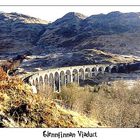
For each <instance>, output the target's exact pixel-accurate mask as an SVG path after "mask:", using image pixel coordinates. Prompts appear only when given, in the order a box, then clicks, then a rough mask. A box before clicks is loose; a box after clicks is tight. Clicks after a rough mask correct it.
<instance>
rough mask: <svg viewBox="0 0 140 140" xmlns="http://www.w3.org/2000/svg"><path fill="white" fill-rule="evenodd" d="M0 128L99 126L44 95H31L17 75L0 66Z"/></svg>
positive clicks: (29, 89)
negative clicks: (13, 75)
mask: <svg viewBox="0 0 140 140" xmlns="http://www.w3.org/2000/svg"><path fill="white" fill-rule="evenodd" d="M0 127H30V128H34V127H35V128H36V127H41V128H42V127H69V128H70V127H99V125H98V122H97V121H95V120H91V119H89V118H87V117H86V116H85V115H80V114H79V113H76V112H74V111H71V110H69V109H67V110H66V109H65V108H63V107H61V106H60V105H58V104H57V103H56V102H55V101H54V100H53V99H51V98H48V97H47V96H46V95H45V94H43V93H39V94H33V93H32V90H31V87H30V86H29V85H28V84H25V83H23V82H22V81H21V80H20V79H19V78H18V77H8V76H7V75H6V73H5V72H4V71H3V70H2V69H0Z"/></svg>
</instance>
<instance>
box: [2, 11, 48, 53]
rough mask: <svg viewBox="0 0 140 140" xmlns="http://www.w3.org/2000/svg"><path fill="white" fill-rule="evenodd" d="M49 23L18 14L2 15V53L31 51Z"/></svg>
mask: <svg viewBox="0 0 140 140" xmlns="http://www.w3.org/2000/svg"><path fill="white" fill-rule="evenodd" d="M46 24H48V22H47V21H43V20H40V19H37V18H33V17H29V16H26V15H23V14H17V13H0V53H1V54H3V53H16V52H21V51H25V50H29V49H31V48H32V47H33V46H34V45H35V44H36V41H37V40H38V37H39V36H40V35H41V34H42V33H43V32H44V30H45V28H46Z"/></svg>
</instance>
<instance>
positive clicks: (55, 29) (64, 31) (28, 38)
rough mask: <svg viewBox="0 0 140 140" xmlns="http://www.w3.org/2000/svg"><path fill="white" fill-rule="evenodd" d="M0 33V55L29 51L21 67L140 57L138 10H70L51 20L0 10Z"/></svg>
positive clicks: (91, 62) (114, 60) (119, 60)
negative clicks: (29, 56) (89, 13)
mask: <svg viewBox="0 0 140 140" xmlns="http://www.w3.org/2000/svg"><path fill="white" fill-rule="evenodd" d="M0 33H1V34H0V54H1V57H2V58H4V57H5V56H8V57H12V56H11V55H13V54H17V53H23V52H25V51H30V52H32V54H33V57H32V58H33V60H30V61H29V62H26V63H24V65H23V66H24V67H34V68H36V67H47V68H48V67H49V68H50V67H61V66H68V65H86V64H95V63H121V62H132V61H136V60H137V58H139V57H140V54H139V52H140V47H139V46H140V13H133V12H131V13H121V12H118V11H115V12H111V13H108V14H99V15H92V16H90V17H86V16H84V15H82V14H80V13H74V12H70V13H67V14H66V15H64V16H63V17H61V18H59V19H57V20H56V21H54V22H52V23H49V22H47V21H42V20H40V19H36V18H33V17H29V16H26V15H22V14H17V13H0ZM103 54H104V55H103ZM27 65H28V66H27Z"/></svg>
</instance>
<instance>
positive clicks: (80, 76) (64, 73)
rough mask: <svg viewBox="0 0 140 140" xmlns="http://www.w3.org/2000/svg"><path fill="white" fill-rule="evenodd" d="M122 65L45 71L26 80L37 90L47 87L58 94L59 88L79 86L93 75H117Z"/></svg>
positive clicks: (71, 67)
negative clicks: (67, 85)
mask: <svg viewBox="0 0 140 140" xmlns="http://www.w3.org/2000/svg"><path fill="white" fill-rule="evenodd" d="M124 65H125V64H121V65H109V64H98V65H83V66H70V67H61V68H54V69H47V70H42V71H38V72H36V73H34V74H33V75H32V76H30V78H29V79H28V80H29V83H30V84H31V85H32V86H35V87H36V88H37V90H41V89H45V88H46V87H47V85H49V87H51V88H52V90H53V91H57V92H60V91H61V87H62V86H64V85H66V84H68V83H73V82H74V83H78V84H79V81H80V80H86V79H88V78H92V77H93V75H94V76H97V75H98V74H104V73H117V72H118V71H119V69H120V68H121V67H122V68H123V67H125V66H124Z"/></svg>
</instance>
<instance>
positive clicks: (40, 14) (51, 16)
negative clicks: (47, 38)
mask: <svg viewBox="0 0 140 140" xmlns="http://www.w3.org/2000/svg"><path fill="white" fill-rule="evenodd" d="M0 11H1V12H6V13H10V12H17V13H21V14H25V15H29V16H33V17H36V18H40V19H43V20H47V21H51V22H53V21H55V20H56V19H58V18H61V17H62V16H63V15H65V14H66V13H68V12H78V13H82V14H84V15H86V16H90V15H96V14H100V13H104V14H107V13H109V12H112V11H120V12H124V13H126V12H140V6H0Z"/></svg>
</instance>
